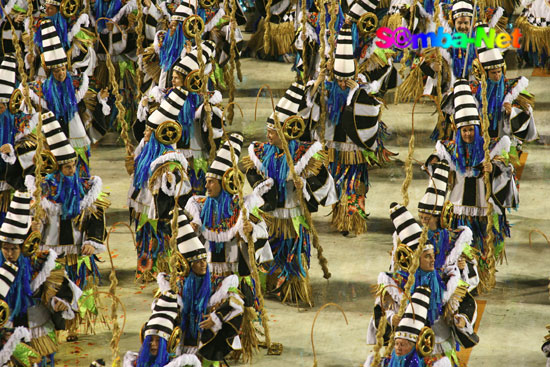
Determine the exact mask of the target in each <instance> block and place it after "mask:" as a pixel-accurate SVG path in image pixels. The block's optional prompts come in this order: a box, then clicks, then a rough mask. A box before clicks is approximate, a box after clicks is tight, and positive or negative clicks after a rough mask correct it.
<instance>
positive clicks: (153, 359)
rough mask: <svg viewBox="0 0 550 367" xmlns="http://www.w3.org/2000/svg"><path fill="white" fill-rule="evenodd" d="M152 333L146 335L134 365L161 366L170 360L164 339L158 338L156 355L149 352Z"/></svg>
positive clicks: (140, 366)
mask: <svg viewBox="0 0 550 367" xmlns="http://www.w3.org/2000/svg"><path fill="white" fill-rule="evenodd" d="M151 339H152V335H147V336H146V337H145V340H143V344H142V345H141V349H140V350H139V355H138V359H137V361H136V367H163V366H165V365H166V364H168V362H170V355H169V354H168V350H167V346H166V345H167V343H166V339H164V338H159V349H158V352H157V355H156V356H152V355H151V354H150V351H149V348H150V346H151Z"/></svg>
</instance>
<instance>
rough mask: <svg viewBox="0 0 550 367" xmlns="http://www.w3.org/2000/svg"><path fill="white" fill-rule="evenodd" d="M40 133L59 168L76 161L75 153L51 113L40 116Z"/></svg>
mask: <svg viewBox="0 0 550 367" xmlns="http://www.w3.org/2000/svg"><path fill="white" fill-rule="evenodd" d="M42 132H43V133H44V135H45V136H46V142H47V143H48V147H49V148H50V151H51V152H52V154H53V155H54V157H55V160H56V161H57V164H58V165H59V166H61V165H62V164H65V163H68V162H71V161H73V160H75V159H76V152H75V151H74V149H73V147H72V146H71V144H70V143H69V140H68V139H67V136H66V135H65V133H64V132H63V129H61V125H60V124H59V121H57V119H56V118H55V116H54V114H53V112H51V111H48V112H46V113H43V114H42Z"/></svg>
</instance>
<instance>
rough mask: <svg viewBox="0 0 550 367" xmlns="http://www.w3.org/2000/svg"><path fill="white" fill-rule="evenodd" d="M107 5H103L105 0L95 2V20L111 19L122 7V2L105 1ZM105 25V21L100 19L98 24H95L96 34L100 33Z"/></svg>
mask: <svg viewBox="0 0 550 367" xmlns="http://www.w3.org/2000/svg"><path fill="white" fill-rule="evenodd" d="M107 2H108V3H109V5H108V6H107V5H106V4H105V0H97V1H96V2H95V18H96V19H99V18H109V19H111V18H112V17H114V16H115V15H117V13H118V11H119V10H120V8H121V7H122V1H121V0H110V1H107ZM106 25H107V21H106V20H105V19H101V20H100V21H99V22H97V32H98V33H101V32H102V31H103V30H104V29H105V26H106Z"/></svg>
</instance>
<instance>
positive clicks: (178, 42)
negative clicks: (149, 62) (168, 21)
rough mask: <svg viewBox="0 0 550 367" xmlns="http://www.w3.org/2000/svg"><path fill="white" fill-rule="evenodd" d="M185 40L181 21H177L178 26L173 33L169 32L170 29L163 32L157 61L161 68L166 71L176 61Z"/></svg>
mask: <svg viewBox="0 0 550 367" xmlns="http://www.w3.org/2000/svg"><path fill="white" fill-rule="evenodd" d="M185 41H186V39H185V35H184V34H183V25H182V22H178V27H177V28H176V31H175V32H174V34H173V35H171V34H170V31H167V32H166V33H165V35H164V40H163V41H162V46H161V47H160V52H159V61H160V62H159V63H160V67H161V68H162V70H164V71H168V70H169V69H170V68H171V67H172V65H174V63H175V62H176V61H178V59H179V57H180V55H181V51H182V50H183V46H185Z"/></svg>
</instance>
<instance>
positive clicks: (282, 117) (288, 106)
mask: <svg viewBox="0 0 550 367" xmlns="http://www.w3.org/2000/svg"><path fill="white" fill-rule="evenodd" d="M304 96H305V87H304V85H303V84H300V83H298V82H294V83H292V85H291V86H290V87H289V88H288V89H287V90H286V92H285V95H284V96H283V98H281V99H280V100H279V102H277V106H275V112H274V113H272V114H271V116H269V117H268V119H267V128H268V129H272V130H274V129H275V120H274V114H275V113H276V114H277V118H278V119H279V122H280V123H281V126H282V125H283V124H284V122H285V121H286V119H288V118H289V117H291V116H296V115H298V111H299V109H300V104H301V103H302V101H303V99H304Z"/></svg>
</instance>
